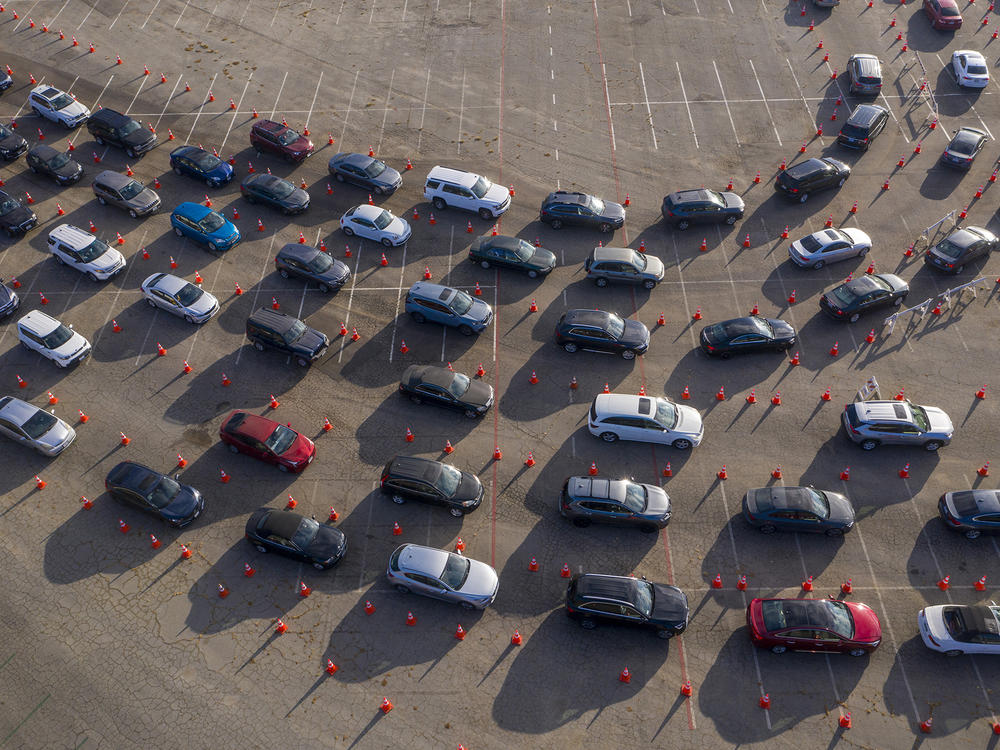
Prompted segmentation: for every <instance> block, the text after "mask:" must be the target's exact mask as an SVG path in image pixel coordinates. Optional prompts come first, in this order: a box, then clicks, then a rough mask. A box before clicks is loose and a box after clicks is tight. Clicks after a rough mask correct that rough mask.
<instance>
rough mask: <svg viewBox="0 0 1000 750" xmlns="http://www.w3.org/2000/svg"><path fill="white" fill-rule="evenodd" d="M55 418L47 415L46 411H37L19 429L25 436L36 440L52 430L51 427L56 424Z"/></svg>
mask: <svg viewBox="0 0 1000 750" xmlns="http://www.w3.org/2000/svg"><path fill="white" fill-rule="evenodd" d="M56 421H57V420H56V418H55V417H53V416H52V415H51V414H49V413H48V412H47V411H42V410H41V409H39V410H38V411H36V412H35V413H34V414H32V415H31V418H30V419H29V420H28V421H27V422H25V423H24V424H23V425H21V429H22V430H24V432H25V434H26V435H27V436H28V437H30V438H31V439H32V440H37V439H38V438H40V437H41V436H42V435H44V434H45V433H46V432H48V431H49V430H51V429H52V425H54V424H55V423H56Z"/></svg>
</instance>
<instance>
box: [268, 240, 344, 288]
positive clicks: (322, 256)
mask: <svg viewBox="0 0 1000 750" xmlns="http://www.w3.org/2000/svg"><path fill="white" fill-rule="evenodd" d="M274 267H275V269H277V271H278V273H279V274H280V275H281V278H283V279H287V278H289V277H291V276H294V277H296V278H299V279H305V280H306V281H315V282H316V285H317V286H318V287H319V290H320V291H321V292H331V291H334V290H336V289H340V287H342V286H343V285H344V284H346V283H347V282H348V281H349V280H350V278H351V269H349V268H348V267H347V264H346V263H344V262H343V261H339V260H336V259H335V258H334V257H333V256H332V255H330V253H324V252H323V251H322V250H320V249H319V248H318V247H313V246H312V245H300V244H298V243H297V242H291V243H288V244H287V245H285V246H284V247H282V248H281V250H279V251H278V254H277V255H276V256H275V257H274Z"/></svg>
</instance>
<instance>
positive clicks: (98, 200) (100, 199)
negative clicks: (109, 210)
mask: <svg viewBox="0 0 1000 750" xmlns="http://www.w3.org/2000/svg"><path fill="white" fill-rule="evenodd" d="M97 202H98V203H100V204H101V205H102V206H106V205H108V202H107V201H106V200H104V198H102V197H101V196H97Z"/></svg>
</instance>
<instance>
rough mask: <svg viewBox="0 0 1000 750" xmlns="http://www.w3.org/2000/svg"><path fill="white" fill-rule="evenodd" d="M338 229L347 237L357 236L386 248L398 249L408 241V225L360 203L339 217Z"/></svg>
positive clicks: (379, 209)
mask: <svg viewBox="0 0 1000 750" xmlns="http://www.w3.org/2000/svg"><path fill="white" fill-rule="evenodd" d="M340 228H341V229H343V230H344V234H346V235H347V236H348V237H350V236H352V235H355V234H356V235H358V237H364V238H365V239H369V240H375V241H376V242H381V243H382V244H383V245H385V246H386V247H398V246H399V245H402V244H403V243H404V242H406V241H407V240H408V239H410V231H411V230H410V225H409V224H408V223H407V222H406V220H405V219H400V218H399V217H398V216H393V214H392V213H391V212H389V211H386V210H385V209H384V208H379V207H378V206H369V205H368V204H366V203H362V204H361V205H360V206H355V207H354V208H352V209H351V210H350V211H348V212H347V213H346V214H344V215H343V216H341V217H340Z"/></svg>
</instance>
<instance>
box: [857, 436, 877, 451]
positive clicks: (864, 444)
mask: <svg viewBox="0 0 1000 750" xmlns="http://www.w3.org/2000/svg"><path fill="white" fill-rule="evenodd" d="M858 445H859V446H860V447H861V450H863V451H873V450H875V449H876V448H878V446H879V442H878V440H871V439H868V440H862V441H861V442H860V443H858Z"/></svg>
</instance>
